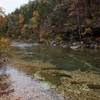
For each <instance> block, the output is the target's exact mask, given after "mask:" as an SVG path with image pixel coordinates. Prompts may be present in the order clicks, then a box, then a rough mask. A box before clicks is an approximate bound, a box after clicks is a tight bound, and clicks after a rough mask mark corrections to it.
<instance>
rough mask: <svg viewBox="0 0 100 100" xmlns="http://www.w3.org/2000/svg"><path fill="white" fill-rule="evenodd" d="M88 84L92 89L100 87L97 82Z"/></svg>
mask: <svg viewBox="0 0 100 100" xmlns="http://www.w3.org/2000/svg"><path fill="white" fill-rule="evenodd" d="M87 86H88V87H89V88H90V89H100V85H97V84H95V85H94V84H87Z"/></svg>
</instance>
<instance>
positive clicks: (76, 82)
mask: <svg viewBox="0 0 100 100" xmlns="http://www.w3.org/2000/svg"><path fill="white" fill-rule="evenodd" d="M70 83H71V84H85V83H86V81H81V82H78V81H71V82H70Z"/></svg>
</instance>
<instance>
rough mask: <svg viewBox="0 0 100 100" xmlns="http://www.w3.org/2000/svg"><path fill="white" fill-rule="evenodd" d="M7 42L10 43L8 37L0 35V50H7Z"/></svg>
mask: <svg viewBox="0 0 100 100" xmlns="http://www.w3.org/2000/svg"><path fill="white" fill-rule="evenodd" d="M9 44H10V42H9V39H7V38H4V37H1V38H0V52H5V51H7V50H8V47H9Z"/></svg>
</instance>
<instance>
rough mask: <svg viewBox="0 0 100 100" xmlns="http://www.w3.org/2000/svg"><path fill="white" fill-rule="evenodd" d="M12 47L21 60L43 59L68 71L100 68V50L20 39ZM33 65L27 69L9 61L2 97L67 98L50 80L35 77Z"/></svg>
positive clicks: (2, 74) (1, 74)
mask: <svg viewBox="0 0 100 100" xmlns="http://www.w3.org/2000/svg"><path fill="white" fill-rule="evenodd" d="M11 47H12V52H14V56H15V57H16V58H17V63H18V61H19V63H20V61H23V62H24V63H28V64H30V63H32V62H33V61H40V62H42V63H49V64H52V65H54V66H56V68H57V69H63V70H67V71H72V70H79V69H80V70H81V71H85V70H91V71H92V70H93V71H96V72H98V73H99V72H100V51H96V50H94V51H93V50H77V51H73V50H71V49H62V48H57V47H55V48H54V47H48V46H44V45H39V44H37V43H34V44H27V43H19V42H14V43H12V45H11ZM31 67H32V66H28V69H27V68H26V69H24V67H21V68H20V67H15V66H13V65H11V64H7V65H6V66H4V67H2V68H0V85H1V87H0V91H1V92H0V100H65V99H64V97H63V96H62V95H61V94H59V93H57V92H56V91H55V89H54V88H51V86H50V85H49V83H47V82H45V81H40V80H38V79H35V78H34V77H33V72H34V71H33V69H32V68H31ZM5 95H6V96H5Z"/></svg>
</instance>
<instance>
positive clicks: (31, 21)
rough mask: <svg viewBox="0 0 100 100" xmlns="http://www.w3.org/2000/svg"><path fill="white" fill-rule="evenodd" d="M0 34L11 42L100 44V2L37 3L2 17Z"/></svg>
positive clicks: (62, 0)
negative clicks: (11, 40)
mask: <svg viewBox="0 0 100 100" xmlns="http://www.w3.org/2000/svg"><path fill="white" fill-rule="evenodd" d="M1 23H2V25H0V33H4V34H5V35H6V36H9V37H10V38H12V39H19V40H28V41H33V40H35V41H39V42H50V41H52V40H55V41H56V42H57V44H60V43H61V42H63V43H66V42H76V41H83V42H84V43H91V42H93V41H95V42H96V43H98V42H100V0H35V1H29V3H28V4H25V5H23V6H21V7H20V9H16V10H15V11H14V12H12V13H11V14H9V15H7V16H5V17H3V16H1V17H0V24H1Z"/></svg>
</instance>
